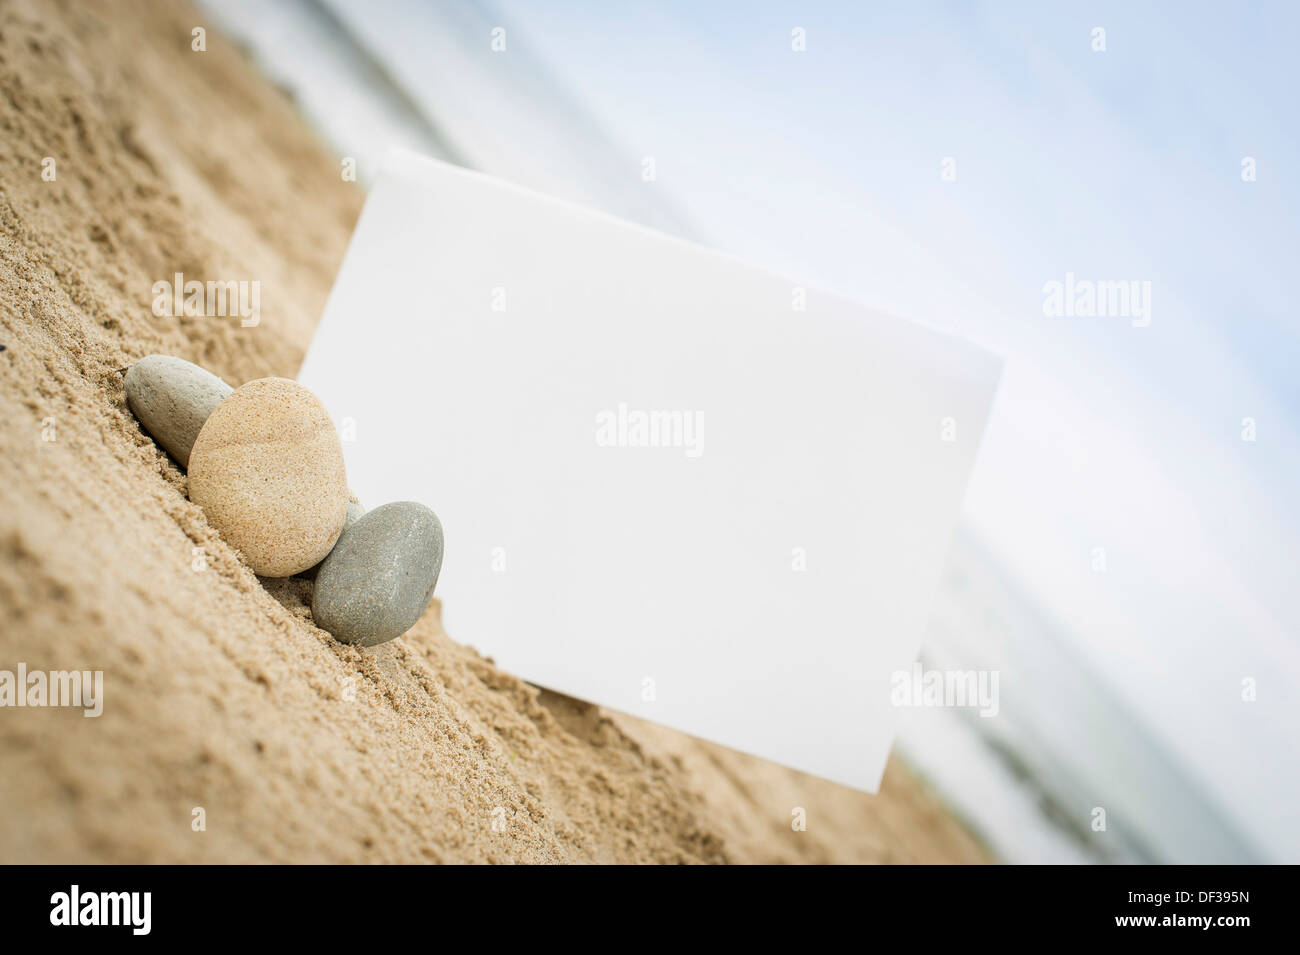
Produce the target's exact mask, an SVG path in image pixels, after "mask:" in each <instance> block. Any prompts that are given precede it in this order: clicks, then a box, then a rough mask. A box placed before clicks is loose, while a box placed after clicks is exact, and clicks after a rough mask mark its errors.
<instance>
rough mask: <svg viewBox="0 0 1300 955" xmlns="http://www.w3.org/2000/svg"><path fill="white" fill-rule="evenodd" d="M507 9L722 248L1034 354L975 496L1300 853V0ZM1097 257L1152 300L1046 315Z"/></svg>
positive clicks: (1018, 371) (562, 4)
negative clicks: (1053, 295) (1120, 313)
mask: <svg viewBox="0 0 1300 955" xmlns="http://www.w3.org/2000/svg"><path fill="white" fill-rule="evenodd" d="M498 6H499V8H500V9H501V11H502V13H503V14H504V15H505V17H506V21H507V22H509V23H511V24H512V25H513V34H512V36H511V39H512V40H513V41H514V42H516V43H521V44H526V45H527V46H528V47H529V48H530V49H531V50H532V51H533V52H535V53H537V54H538V55H539V56H541V57H542V58H544V59H545V61H546V62H547V63H548V64H549V65H550V67H551V68H552V69H553V70H554V71H555V72H556V73H557V74H558V75H560V76H561V77H563V78H564V79H565V80H566V82H567V86H568V87H569V88H570V90H572V91H573V92H574V93H575V95H578V96H580V97H582V98H583V99H584V100H585V101H586V104H587V105H588V106H589V107H590V109H591V110H592V111H593V112H594V113H595V114H596V115H598V116H599V117H600V118H601V119H602V120H603V121H604V122H605V123H606V124H607V125H608V126H609V128H610V129H611V130H612V131H613V133H614V135H615V137H616V138H617V139H618V140H619V141H620V142H621V144H622V146H623V148H624V149H625V150H626V152H627V156H628V161H629V172H630V174H632V175H638V176H639V172H640V166H639V160H640V158H641V157H643V156H653V157H654V159H655V165H656V172H657V181H656V182H654V183H647V184H645V188H649V189H663V190H667V191H670V192H671V195H672V198H673V200H674V202H675V204H676V205H677V206H678V207H680V208H682V209H684V210H685V211H686V214H687V215H688V217H689V218H690V219H691V220H692V222H693V224H694V225H695V226H696V228H697V229H698V231H699V232H700V233H701V234H702V235H703V236H704V237H705V238H706V240H707V241H708V242H710V243H711V244H714V245H716V246H719V247H721V248H724V249H726V250H728V251H732V252H735V253H737V254H739V255H741V256H743V257H745V258H747V259H751V260H753V261H756V262H758V263H761V264H764V265H768V266H770V267H773V268H776V269H778V270H780V271H783V272H787V273H789V274H791V275H793V276H797V277H800V278H801V279H806V280H807V281H808V282H809V283H810V284H814V285H820V286H824V287H827V288H829V289H833V290H836V291H841V292H845V293H848V294H850V295H852V296H854V297H856V298H859V299H861V300H863V301H866V302H869V303H872V304H876V305H879V306H882V307H885V308H888V309H890V310H892V311H895V312H898V313H900V314H903V315H907V316H910V317H914V318H917V319H920V320H923V321H927V322H929V323H932V324H935V325H939V326H943V327H949V328H952V329H954V330H956V331H958V332H959V333H961V334H964V335H966V336H968V337H971V338H973V339H975V340H977V341H979V342H981V343H984V344H986V345H988V346H989V347H991V348H993V349H995V350H997V351H999V352H1001V353H1002V354H1004V355H1005V356H1006V357H1007V365H1006V371H1005V376H1004V380H1003V385H1002V390H1001V394H1000V396H999V400H998V403H997V407H996V410H995V414H994V418H993V420H992V422H991V423H990V425H989V428H988V430H987V432H986V435H985V441H984V446H983V449H982V451H981V456H980V462H979V464H978V467H977V471H976V477H975V479H974V481H973V483H972V486H971V488H970V492H969V495H968V498H967V506H966V514H967V518H968V520H969V521H970V523H971V524H972V525H973V526H974V527H975V528H976V529H977V530H978V531H979V533H980V534H981V536H982V537H983V538H984V539H985V541H986V542H987V544H988V546H989V547H990V549H991V550H992V551H993V552H994V553H995V554H997V555H998V556H999V557H1000V558H1002V559H1003V560H1004V561H1005V562H1006V563H1007V564H1008V566H1009V567H1011V568H1012V569H1013V570H1014V571H1015V572H1016V573H1017V574H1018V575H1019V576H1020V577H1021V578H1022V579H1023V581H1024V583H1025V584H1026V586H1027V587H1028V588H1029V589H1030V590H1031V592H1032V593H1033V594H1034V595H1035V597H1036V598H1037V599H1038V600H1039V601H1040V603H1041V604H1042V605H1044V606H1046V607H1047V608H1048V609H1049V611H1050V612H1051V613H1052V614H1053V615H1055V617H1056V618H1058V620H1059V622H1060V623H1061V624H1062V625H1063V626H1064V627H1065V628H1066V630H1067V632H1068V633H1069V634H1070V635H1071V636H1072V638H1073V639H1075V640H1076V641H1077V643H1078V645H1079V646H1080V648H1081V649H1082V650H1083V652H1084V653H1085V654H1086V656H1087V657H1088V658H1089V660H1090V661H1091V662H1093V663H1095V664H1096V666H1097V668H1098V669H1099V670H1100V671H1101V672H1103V673H1104V674H1105V675H1106V676H1107V677H1108V678H1109V679H1111V680H1113V681H1114V683H1115V685H1116V686H1117V688H1118V689H1119V690H1120V692H1121V693H1122V694H1123V696H1124V697H1125V698H1126V699H1127V700H1128V701H1129V702H1130V703H1131V704H1132V705H1133V707H1134V708H1135V709H1136V710H1137V711H1138V712H1139V713H1141V714H1142V716H1144V717H1145V718H1146V719H1147V720H1149V721H1150V723H1151V724H1152V725H1153V727H1155V728H1156V730H1157V731H1158V732H1159V733H1160V734H1161V735H1162V736H1163V737H1164V738H1166V739H1167V740H1168V741H1169V743H1170V745H1171V746H1172V747H1173V748H1174V750H1175V751H1176V752H1177V753H1178V754H1179V755H1180V757H1181V758H1182V760H1183V761H1184V762H1185V763H1187V764H1188V765H1189V766H1190V767H1191V769H1192V771H1193V772H1194V774H1195V775H1197V776H1198V777H1199V778H1200V779H1201V780H1202V781H1204V782H1205V784H1206V785H1207V788H1208V789H1209V790H1210V791H1211V792H1213V793H1215V794H1216V795H1217V796H1218V798H1219V799H1220V801H1221V802H1223V803H1224V804H1226V805H1227V807H1228V809H1229V811H1230V812H1231V814H1232V815H1233V816H1234V817H1235V819H1236V821H1237V822H1238V824H1240V825H1242V826H1243V827H1244V828H1245V829H1246V830H1247V831H1248V832H1249V833H1251V835H1252V836H1253V837H1254V839H1255V841H1256V842H1257V844H1260V845H1261V848H1262V850H1263V851H1265V852H1267V853H1269V854H1274V855H1279V854H1280V856H1281V857H1283V858H1289V859H1291V860H1292V861H1296V860H1297V859H1300V823H1298V822H1297V819H1296V804H1297V800H1300V759H1297V757H1298V756H1300V741H1298V737H1300V647H1298V643H1300V601H1298V600H1297V595H1296V593H1295V590H1296V581H1297V577H1298V575H1297V569H1296V558H1297V542H1300V508H1298V507H1297V501H1296V495H1295V493H1294V489H1295V488H1296V486H1297V483H1298V481H1297V479H1298V478H1300V446H1298V444H1297V431H1298V429H1297V424H1298V422H1297V415H1298V414H1300V383H1298V382H1300V368H1298V367H1297V364H1298V362H1297V359H1298V358H1300V350H1298V349H1297V345H1298V344H1300V343H1298V341H1297V303H1296V299H1295V296H1294V294H1293V292H1292V289H1291V285H1292V284H1294V276H1295V275H1296V271H1297V270H1296V260H1297V255H1298V254H1300V242H1298V241H1297V229H1298V228H1300V214H1298V213H1300V199H1298V197H1297V190H1296V183H1297V181H1298V177H1300V157H1298V156H1297V147H1298V146H1300V137H1298V136H1297V123H1296V119H1297V108H1296V105H1295V95H1296V93H1297V90H1298V89H1300V70H1297V68H1296V53H1295V50H1294V43H1295V37H1296V36H1297V35H1300V29H1298V28H1300V6H1298V5H1295V4H1289V3H1287V4H1283V3H1276V4H1259V5H1251V6H1250V7H1249V8H1248V9H1234V8H1228V7H1224V6H1223V5H1219V6H1218V7H1215V6H1212V5H1209V4H1200V5H1197V4H1186V3H1177V4H1175V3H1166V4H1127V3H1118V4H1104V3H1103V4H1098V3H1089V4H1086V5H1085V4H1076V5H1063V4H1030V3H1025V4H1008V3H997V4H976V5H973V6H972V5H966V4H947V3H929V4H926V3H920V4H917V3H909V4H883V5H882V4H874V3H873V4H854V3H821V4H816V3H814V4H807V3H800V4H781V3H771V2H762V3H730V4H726V3H723V4H698V3H686V2H668V3H663V2H660V3H620V4H616V5H614V4H590V3H581V2H576V0H558V2H550V3H546V4H536V3H530V2H526V0H502V2H500V3H499V4H498ZM1098 26H1100V27H1103V28H1105V30H1106V50H1105V52H1100V53H1099V52H1094V51H1093V49H1092V30H1093V28H1094V27H1098ZM794 27H802V28H804V29H805V31H806V40H807V49H806V51H805V52H803V53H796V52H794V51H793V50H792V49H791V30H792V29H793V28H794ZM1246 156H1250V157H1254V158H1255V160H1256V164H1257V175H1258V179H1257V181H1255V182H1243V181H1242V177H1241V170H1242V165H1241V163H1242V159H1243V157H1246ZM944 157H953V158H954V159H955V160H956V170H957V181H956V182H955V183H953V182H945V181H943V180H942V179H941V177H940V163H941V161H942V159H943V158H944ZM1066 272H1073V273H1074V274H1075V275H1076V276H1077V277H1078V278H1080V279H1093V280H1098V279H1114V280H1121V279H1134V280H1149V281H1150V282H1151V283H1152V293H1151V323H1150V325H1149V326H1147V327H1134V326H1133V325H1132V324H1131V322H1130V321H1129V320H1128V319H1125V318H1122V317H1104V318H1064V317H1047V316H1045V315H1044V313H1043V285H1044V283H1045V282H1048V281H1051V280H1053V279H1055V280H1061V281H1063V280H1064V278H1065V274H1066ZM1246 417H1251V418H1254V419H1255V421H1256V426H1257V440H1256V441H1255V442H1254V443H1248V442H1245V441H1243V440H1242V438H1241V430H1242V419H1243V418H1246ZM1095 547H1104V548H1105V555H1106V565H1107V570H1106V572H1105V573H1097V572H1095V571H1094V570H1093V569H1092V552H1093V548H1095ZM1063 677H1065V678H1068V675H1063ZM1245 677H1253V678H1255V679H1256V680H1257V683H1258V695H1259V700H1258V702H1257V703H1254V704H1248V703H1245V702H1243V701H1242V699H1241V681H1242V679H1243V678H1245Z"/></svg>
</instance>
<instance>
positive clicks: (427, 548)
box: [311, 501, 442, 647]
mask: <svg viewBox="0 0 1300 955" xmlns="http://www.w3.org/2000/svg"><path fill="white" fill-rule="evenodd" d="M440 570H442V522H441V521H439V520H438V515H436V514H434V513H433V511H431V510H429V508H427V507H425V506H424V505H423V504H417V503H415V502H414V501H398V502H396V503H393V504H385V505H383V506H382V507H377V508H375V509H374V510H373V511H370V512H369V513H367V514H366V515H365V516H364V517H362V518H361V519H360V520H358V521H357V522H356V523H355V524H353V525H352V526H351V527H349V528H348V529H347V532H346V533H344V534H343V536H342V537H340V538H339V542H338V543H337V544H336V545H334V549H333V550H332V551H330V555H329V556H328V557H326V558H325V560H324V562H323V563H322V564H321V566H320V570H319V571H318V573H317V574H316V587H315V590H314V592H313V594H312V601H311V612H312V617H313V619H314V620H315V621H316V626H318V627H320V628H321V629H323V630H328V631H329V632H330V633H332V634H333V635H334V637H335V638H336V639H338V640H341V641H342V642H343V643H354V644H356V645H358V646H362V647H373V646H378V645H379V644H381V643H387V642H388V641H389V640H393V639H395V638H397V637H400V636H401V635H402V634H404V633H405V632H406V631H407V630H410V629H411V627H413V626H414V625H415V623H416V621H417V620H419V619H420V616H421V615H422V614H423V613H424V611H425V608H426V607H428V606H429V601H430V600H432V599H433V588H434V586H435V585H436V584H437V583H438V572H439V571H440Z"/></svg>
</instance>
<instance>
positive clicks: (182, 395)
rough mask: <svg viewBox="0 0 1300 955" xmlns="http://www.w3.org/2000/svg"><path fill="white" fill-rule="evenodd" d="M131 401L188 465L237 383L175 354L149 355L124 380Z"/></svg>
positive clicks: (157, 435) (143, 420)
mask: <svg viewBox="0 0 1300 955" xmlns="http://www.w3.org/2000/svg"><path fill="white" fill-rule="evenodd" d="M122 389H123V390H124V391H125V392H126V403H127V405H128V406H129V407H130V408H131V413H132V414H134V415H135V416H136V417H137V418H139V419H140V423H141V424H142V425H144V429H145V431H147V432H149V436H150V437H152V438H153V439H154V440H155V441H157V442H158V443H159V444H160V445H162V446H163V448H164V449H166V451H167V453H168V454H170V455H171V456H172V457H174V458H175V459H176V460H177V461H179V462H180V464H181V467H185V468H188V467H189V464H190V451H191V450H193V448H194V439H195V438H197V437H198V436H199V431H200V429H202V427H203V423H204V422H205V421H207V420H208V416H209V415H210V414H212V412H214V411H215V410H217V405H219V404H221V402H223V401H224V400H225V399H226V396H227V395H229V394H230V393H231V392H232V391H234V389H233V388H231V387H230V385H228V384H226V383H225V382H224V381H222V380H221V379H220V378H218V377H217V376H216V375H214V374H212V372H210V371H208V370H207V369H204V368H200V367H199V366H198V365H195V364H192V363H191V362H188V361H186V360H185V359H183V358H176V357H174V356H172V355H149V356H148V357H147V358H141V359H140V360H139V361H138V362H136V363H135V364H134V365H132V366H131V367H130V368H129V369H128V370H127V373H126V377H125V378H124V379H123V381H122Z"/></svg>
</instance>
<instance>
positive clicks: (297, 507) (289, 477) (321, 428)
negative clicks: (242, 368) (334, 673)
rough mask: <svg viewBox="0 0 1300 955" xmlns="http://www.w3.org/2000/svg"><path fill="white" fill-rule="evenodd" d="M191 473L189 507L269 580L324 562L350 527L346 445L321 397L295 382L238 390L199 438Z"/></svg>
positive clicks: (264, 382)
mask: <svg viewBox="0 0 1300 955" xmlns="http://www.w3.org/2000/svg"><path fill="white" fill-rule="evenodd" d="M189 476H190V500H191V501H193V502H194V503H195V504H197V505H199V506H200V507H202V508H203V511H204V513H205V514H206V515H207V517H208V521H209V522H210V523H211V524H212V526H213V527H215V528H216V529H217V530H218V531H220V532H221V536H222V537H224V538H225V539H226V540H227V541H228V542H229V543H230V544H232V545H233V546H235V547H237V548H239V550H240V551H241V552H242V553H243V555H244V559H245V560H246V561H247V562H248V564H249V565H250V566H251V567H252V568H253V571H254V572H255V573H258V574H261V575H262V576H264V577H288V576H291V575H293V574H296V573H299V572H300V571H303V570H306V569H307V568H308V567H311V566H313V565H315V564H316V563H318V562H319V561H320V560H321V559H322V558H323V557H324V556H325V555H326V554H328V553H329V552H330V548H332V547H333V546H334V542H335V541H336V540H338V536H339V534H340V533H341V532H342V530H343V521H344V518H345V517H346V516H347V511H348V482H347V475H346V474H345V473H344V468H343V447H342V445H340V444H339V438H338V434H337V433H336V432H335V430H334V425H333V423H332V422H331V421H330V417H329V414H328V413H326V411H325V406H324V405H322V404H321V403H320V399H318V398H317V397H316V396H315V395H313V394H312V393H311V392H310V391H308V390H307V389H306V388H304V387H302V385H300V384H298V383H297V382H295V381H290V380H289V379H287V378H259V379H257V380H256V381H250V382H249V383H248V384H246V385H243V386H242V387H240V388H236V389H235V390H234V392H232V393H231V395H230V397H229V398H227V399H226V400H225V401H223V402H222V403H221V404H220V405H219V406H218V407H217V410H216V411H214V412H212V415H211V416H210V417H209V418H208V420H207V422H206V423H205V424H204V425H203V429H202V430H201V431H200V432H199V436H198V438H197V439H196V440H195V442H194V450H193V451H191V452H190V466H189Z"/></svg>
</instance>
